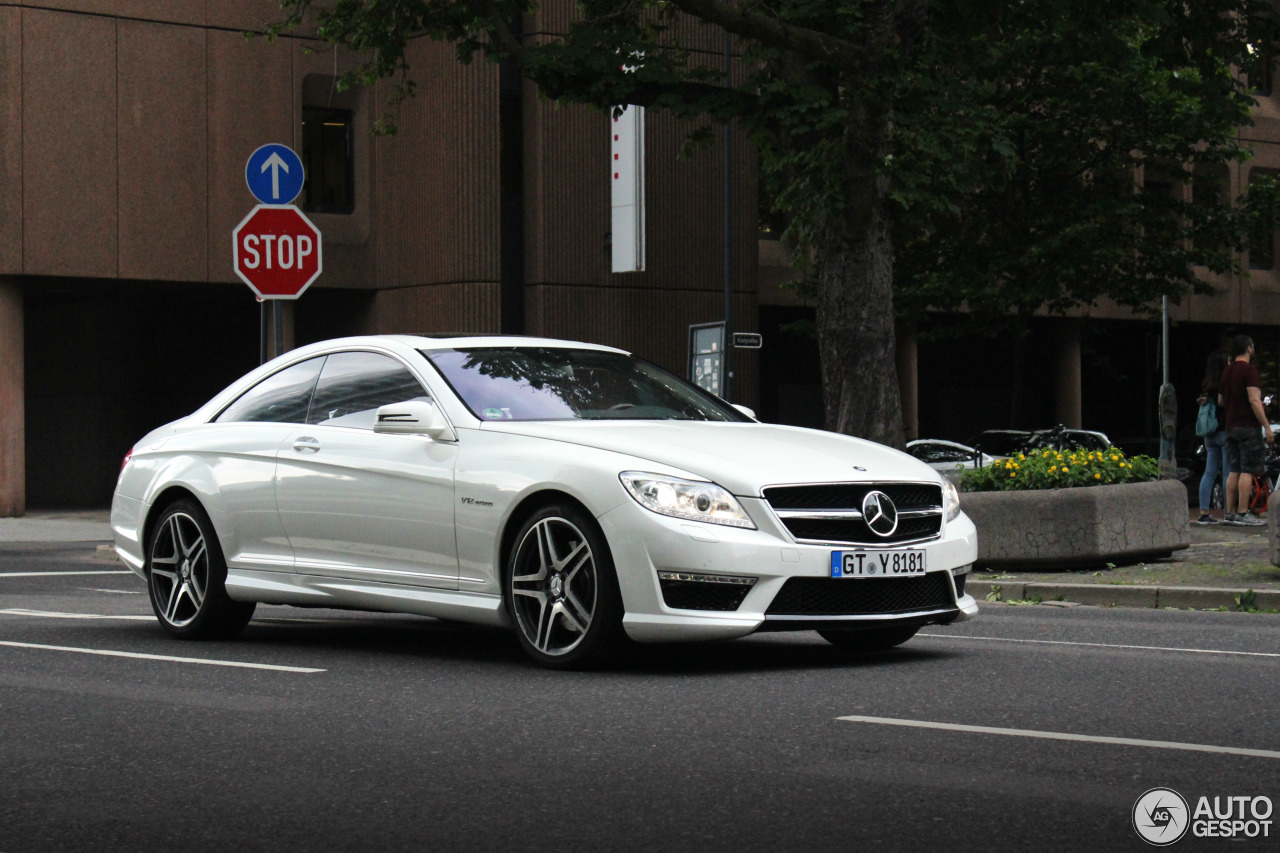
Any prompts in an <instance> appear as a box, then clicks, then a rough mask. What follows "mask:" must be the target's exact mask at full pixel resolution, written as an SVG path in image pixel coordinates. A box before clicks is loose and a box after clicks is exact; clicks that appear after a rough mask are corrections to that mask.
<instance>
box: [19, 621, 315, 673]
mask: <svg viewBox="0 0 1280 853" xmlns="http://www.w3.org/2000/svg"><path fill="white" fill-rule="evenodd" d="M148 618H149V617H148ZM0 646H12V647H13V648H16V649H43V650H45V651H53V652H79V653H80V654H85V655H105V656H107V657H117V658H137V659H140V660H160V661H169V662H171V663H200V664H205V665H207V666H233V667H240V668H242V669H269V670H273V671H275V672H302V673H313V672H325V671H326V670H323V669H313V668H311V667H305V666H283V665H280V664H274V663H247V662H245V661H238V660H210V659H208V658H180V657H173V656H171V655H147V654H143V653H141V652H118V651H114V650H111V649H80V648H76V647H74V646H46V645H42V644H40V643H15V642H12V641H9V640H0Z"/></svg>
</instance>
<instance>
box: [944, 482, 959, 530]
mask: <svg viewBox="0 0 1280 853" xmlns="http://www.w3.org/2000/svg"><path fill="white" fill-rule="evenodd" d="M942 512H943V514H944V515H946V517H947V521H954V520H955V517H956V516H957V515H959V514H960V492H959V491H957V490H956V486H955V483H952V482H951V481H950V480H948V479H947V478H946V477H943V478H942Z"/></svg>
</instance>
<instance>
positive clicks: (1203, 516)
mask: <svg viewBox="0 0 1280 853" xmlns="http://www.w3.org/2000/svg"><path fill="white" fill-rule="evenodd" d="M1195 523H1196V524H1217V523H1218V519H1216V518H1214V517H1213V516H1212V515H1209V513H1207V512H1202V513H1200V517H1199V518H1197V519H1196V520H1195Z"/></svg>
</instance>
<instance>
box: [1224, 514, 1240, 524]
mask: <svg viewBox="0 0 1280 853" xmlns="http://www.w3.org/2000/svg"><path fill="white" fill-rule="evenodd" d="M1222 523H1223V524H1239V523H1240V516H1238V515H1236V514H1235V513H1234V512H1229V513H1227V514H1225V515H1223V516H1222Z"/></svg>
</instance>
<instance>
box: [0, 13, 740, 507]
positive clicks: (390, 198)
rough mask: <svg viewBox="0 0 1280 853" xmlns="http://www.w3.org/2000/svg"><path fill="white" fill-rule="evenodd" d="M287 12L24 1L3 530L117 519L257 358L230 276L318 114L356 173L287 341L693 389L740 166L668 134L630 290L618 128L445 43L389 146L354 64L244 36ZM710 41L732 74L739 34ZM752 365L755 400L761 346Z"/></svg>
mask: <svg viewBox="0 0 1280 853" xmlns="http://www.w3.org/2000/svg"><path fill="white" fill-rule="evenodd" d="M564 6H565V7H566V8H568V4H564ZM553 12H554V10H553ZM278 16H279V11H278V9H277V8H276V7H275V5H274V4H273V3H272V2H270V0H170V2H165V3H155V2H146V0H41V2H39V3H35V2H30V3H27V2H17V3H5V4H0V515H6V514H14V513H20V512H21V511H22V509H23V507H24V506H25V505H32V506H74V505H105V503H106V502H107V501H109V499H110V494H111V490H112V487H113V485H114V481H115V475H116V471H117V470H118V466H119V460H120V458H121V457H122V455H123V454H124V452H125V451H126V450H127V449H128V448H129V446H130V445H131V444H132V443H133V441H135V440H136V439H137V438H138V437H139V436H140V435H142V434H143V433H144V432H145V431H146V430H148V429H150V428H152V427H154V426H156V425H158V424H160V423H162V422H164V421H166V420H169V419H172V418H174V417H178V416H181V415H182V414H185V413H187V412H189V411H191V410H192V409H193V408H195V407H196V406H197V405H198V404H199V403H201V402H203V401H204V400H205V399H207V398H208V397H209V396H211V395H212V394H213V393H214V392H216V391H217V390H219V389H220V388H221V387H223V386H224V385H225V384H226V383H227V382H229V381H230V380H232V379H234V378H235V377H237V376H238V375H240V374H241V373H243V372H244V371H246V370H247V369H249V368H250V367H252V366H254V365H255V364H256V363H257V361H258V342H259V316H260V315H259V307H258V305H257V304H256V302H255V300H254V297H253V295H252V294H251V292H250V291H249V289H248V288H247V287H246V286H245V285H244V284H243V283H241V282H240V280H239V279H238V278H236V276H235V274H234V272H233V269H232V260H231V231H232V229H233V228H234V227H235V226H236V224H237V223H238V222H239V221H240V220H241V219H242V218H243V217H244V215H245V214H246V213H247V212H248V211H249V209H250V208H251V207H252V206H253V205H254V204H255V203H256V202H255V200H254V199H253V197H252V196H251V195H250V193H249V190H248V189H247V187H246V184H245V177H244V169H245V162H246V159H247V158H248V156H249V154H250V153H252V152H253V151H254V149H256V148H257V147H258V146H260V145H262V144H264V143H267V142H281V143H284V144H287V145H289V146H290V147H292V148H293V149H294V150H296V151H299V152H300V153H302V154H303V156H304V157H306V156H308V155H307V151H306V149H307V148H308V146H309V143H311V142H312V141H313V140H310V139H308V138H307V137H306V136H305V134H306V132H307V131H306V130H305V129H304V123H305V122H306V121H308V117H311V120H313V121H314V120H316V118H317V117H318V118H319V119H322V120H325V121H327V120H328V118H333V117H336V118H337V119H338V123H342V122H345V123H347V124H348V125H349V128H348V131H349V142H348V143H347V144H348V145H349V149H348V151H347V155H348V157H347V163H348V168H349V174H348V175H347V176H346V180H345V182H344V181H342V180H340V179H339V180H338V183H340V184H343V187H342V188H340V189H341V191H340V193H339V194H340V195H342V196H343V197H342V198H339V199H338V203H336V204H333V203H328V202H332V201H333V199H329V198H319V196H318V194H317V196H316V197H314V198H310V199H309V201H308V200H302V199H300V200H299V202H298V203H299V205H300V206H302V207H303V209H304V210H307V211H308V216H309V217H310V218H311V220H312V221H313V222H314V223H315V224H316V225H317V226H318V227H319V228H320V230H321V231H322V233H323V235H324V272H323V274H322V276H321V277H320V279H319V280H318V281H317V282H316V283H315V284H314V285H313V286H312V287H311V289H310V290H308V291H307V293H306V294H305V295H304V296H303V298H302V299H301V300H299V301H298V302H297V303H296V304H292V305H288V306H287V308H286V311H285V315H286V344H291V343H294V342H297V343H301V342H305V341H310V340H317V339H322V338H326V337H333V336H338V335H344V334H359V333H369V332H429V331H445V330H449V331H454V330H457V331H461V330H465V331H491V332H498V331H504V332H523V333H527V334H535V335H550V336H556V337H571V338H578V339H583V340H590V341H595V342H600V343H606V344H612V345H616V346H621V347H625V348H628V349H631V350H634V351H637V352H639V353H641V354H643V355H645V356H646V357H648V358H651V359H653V360H655V361H657V362H659V363H661V364H664V365H665V366H667V367H669V368H671V369H673V370H676V371H679V372H681V373H684V372H685V370H686V364H687V354H686V350H687V346H688V335H689V329H688V327H689V325H690V324H695V323H704V322H712V321H717V320H720V319H721V318H722V316H723V305H724V296H723V293H724V281H725V276H724V271H723V256H724V249H723V237H722V234H723V231H724V228H723V219H722V204H721V198H722V190H723V180H724V169H723V168H722V160H721V155H720V151H719V149H718V148H715V149H712V150H706V151H703V152H700V153H698V154H696V155H694V156H693V157H692V158H690V159H687V160H679V159H677V156H676V155H677V151H678V149H679V147H680V145H681V142H682V140H683V136H684V132H685V131H686V130H687V128H685V127H682V126H679V125H678V124H677V122H675V121H674V120H672V119H670V118H669V117H666V116H664V115H661V114H656V113H654V114H651V115H650V116H649V117H648V119H647V121H646V123H645V133H644V152H645V155H644V161H643V162H644V170H645V180H644V193H645V205H646V209H647V215H646V219H645V221H646V231H647V239H646V245H647V249H646V261H645V265H644V270H643V271H642V272H629V273H613V272H611V271H610V270H611V265H610V242H609V241H610V179H611V175H610V169H611V166H610V136H609V134H610V121H611V119H610V117H609V116H608V115H607V114H606V113H602V112H599V111H592V110H588V109H585V108H579V107H563V106H556V105H554V104H551V103H547V102H545V101H542V100H540V99H538V97H537V96H536V94H535V92H534V91H533V89H532V88H531V87H529V86H528V85H527V84H522V83H521V82H520V81H519V80H518V78H515V77H514V75H510V74H505V73H503V71H502V69H500V68H499V66H497V65H494V64H492V63H485V62H476V63H473V64H472V65H469V66H462V65H460V64H458V63H457V61H456V60H455V59H454V51H453V48H452V46H448V45H445V46H441V45H437V44H433V43H431V42H428V41H425V40H423V41H420V42H417V43H415V44H414V45H413V48H412V51H411V54H410V57H409V60H410V62H411V64H412V67H413V73H414V78H415V80H416V81H417V84H418V91H417V95H416V97H414V98H412V99H411V100H409V101H408V102H406V103H405V105H404V106H403V108H402V109H401V112H400V121H399V128H400V129H399V133H398V134H397V135H396V136H394V137H392V138H377V137H374V136H373V135H371V133H370V129H371V127H372V125H373V122H374V120H375V119H376V117H377V113H378V111H379V110H381V109H382V108H383V104H384V102H385V95H386V92H385V91H384V90H381V89H377V90H364V91H349V92H337V91H336V90H335V88H334V86H333V80H334V75H335V73H341V71H343V70H345V69H346V68H348V67H350V65H351V59H350V57H347V56H342V55H338V56H336V57H335V55H334V53H333V52H332V51H327V50H325V49H324V48H323V45H319V44H317V43H315V42H309V41H308V40H307V39H305V38H283V39H281V40H279V41H278V42H276V43H267V42H266V41H265V40H264V39H261V38H257V39H246V38H245V36H244V32H245V31H260V30H261V29H262V27H263V24H264V23H265V22H267V21H270V20H274V19H275V18H276V17H278ZM530 24H531V25H532V30H531V31H533V32H536V31H537V30H538V29H540V28H555V26H556V25H557V21H556V20H555V18H554V14H552V13H542V14H541V16H540V17H539V18H538V19H535V20H534V21H532V22H530ZM690 37H691V38H694V39H705V41H706V45H705V47H706V50H707V52H708V54H709V55H714V56H716V57H718V56H719V50H720V37H719V33H718V32H712V31H711V30H710V29H709V28H704V29H703V30H697V31H691V33H690ZM308 48H311V49H317V50H316V52H310V51H309V50H308ZM313 130H314V128H313ZM312 147H314V146H312ZM732 150H733V151H734V160H733V167H732V169H731V170H730V171H731V180H732V197H733V199H734V207H733V210H734V214H733V222H732V234H733V241H732V263H731V270H730V275H731V281H732V282H733V290H734V292H735V297H734V312H735V315H736V320H735V324H734V325H735V326H736V328H738V329H754V328H755V321H756V299H755V290H756V240H755V233H756V198H755V186H754V172H753V169H754V166H753V164H754V156H753V155H752V154H751V152H750V151H749V149H748V148H747V146H746V145H745V144H742V142H741V141H740V140H739V141H737V142H736V144H734V146H733V148H732ZM312 162H313V161H311V160H309V161H308V170H309V171H308V174H309V176H310V177H311V178H312V179H313V182H314V178H315V174H314V172H313V171H312V170H311V166H312ZM331 177H332V176H331ZM339 178H341V176H339ZM739 361H740V370H739V371H738V373H739V376H741V377H742V382H741V383H740V387H741V389H742V393H741V394H738V395H735V396H736V398H737V399H740V400H741V401H743V402H746V403H748V404H751V403H753V402H755V400H754V397H755V391H754V389H755V384H754V372H755V365H754V355H743V356H742V357H741V358H740V359H739Z"/></svg>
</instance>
